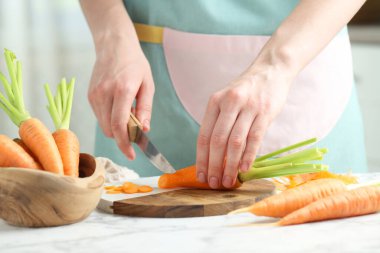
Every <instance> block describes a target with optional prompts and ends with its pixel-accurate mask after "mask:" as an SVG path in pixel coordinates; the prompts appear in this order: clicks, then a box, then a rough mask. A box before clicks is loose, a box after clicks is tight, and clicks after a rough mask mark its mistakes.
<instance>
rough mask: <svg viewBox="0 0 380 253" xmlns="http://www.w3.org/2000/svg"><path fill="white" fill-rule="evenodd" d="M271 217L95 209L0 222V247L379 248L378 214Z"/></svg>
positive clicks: (92, 249)
mask: <svg viewBox="0 0 380 253" xmlns="http://www.w3.org/2000/svg"><path fill="white" fill-rule="evenodd" d="M370 178H372V179H373V178H379V179H380V174H372V175H371V176H370ZM271 221H274V220H270V219H267V218H258V217H255V216H253V215H250V214H239V215H235V216H215V217H205V218H181V219H153V218H131V217H125V216H116V215H111V214H106V213H102V212H100V211H95V212H93V213H92V214H91V215H90V217H88V218H87V219H86V220H85V221H83V222H80V223H77V224H74V225H69V226H63V227H55V228H40V229H28V228H17V227H13V226H9V225H7V224H6V223H5V222H3V221H0V252H1V253H6V252H49V253H51V252H65V253H67V252H91V253H94V252H109V253H114V252H144V253H145V252H165V253H170V252H175V253H179V252H205V253H211V252H218V253H222V252H233V253H238V252H292V253H295V252H307V253H313V252H334V253H335V252H380V213H378V214H373V215H366V216H361V217H355V218H349V219H341V220H334V221H327V222H318V223H312V224H304V225H298V226H289V227H275V226H270V225H268V223H269V222H271Z"/></svg>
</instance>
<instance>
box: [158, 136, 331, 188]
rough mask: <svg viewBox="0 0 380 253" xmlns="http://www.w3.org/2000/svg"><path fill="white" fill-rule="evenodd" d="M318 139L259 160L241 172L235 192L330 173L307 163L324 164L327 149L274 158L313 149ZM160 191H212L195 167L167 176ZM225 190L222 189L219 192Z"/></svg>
mask: <svg viewBox="0 0 380 253" xmlns="http://www.w3.org/2000/svg"><path fill="white" fill-rule="evenodd" d="M316 141H317V140H316V139H315V138H313V139H310V140H306V141H302V142H299V143H296V144H293V145H291V146H288V147H285V148H282V149H279V150H277V151H274V152H272V153H269V154H266V155H264V156H261V157H259V158H257V159H256V161H255V162H254V164H253V166H252V168H250V170H249V171H247V172H239V173H238V179H237V180H236V183H235V185H234V186H233V187H232V189H236V188H239V187H240V186H241V184H242V183H243V182H246V181H249V180H252V179H258V178H271V177H278V176H285V175H293V174H302V173H312V172H319V171H324V170H327V169H328V166H326V165H323V164H314V163H306V162H307V161H314V160H322V158H323V155H324V154H325V153H326V152H327V149H325V148H310V149H306V150H302V151H299V152H296V153H293V154H288V155H285V156H283V157H279V158H273V157H274V156H277V155H279V154H281V153H284V152H288V151H289V150H292V149H295V148H299V147H301V146H305V145H309V144H311V143H313V142H316ZM158 186H159V187H160V188H176V187H190V188H198V189H211V188H210V187H209V186H208V184H207V183H200V182H198V181H197V178H196V168H195V165H192V166H189V167H186V168H183V169H180V170H178V171H177V172H175V173H173V174H163V175H162V176H160V178H159V181H158ZM223 189H225V188H224V187H221V188H220V189H219V190H223Z"/></svg>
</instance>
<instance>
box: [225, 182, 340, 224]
mask: <svg viewBox="0 0 380 253" xmlns="http://www.w3.org/2000/svg"><path fill="white" fill-rule="evenodd" d="M345 190H346V186H345V184H344V183H343V182H342V181H340V180H337V179H318V180H313V181H310V182H308V183H306V184H303V185H301V186H298V187H296V188H292V189H289V190H286V191H284V192H282V193H280V194H277V195H273V196H270V197H268V198H266V199H263V200H261V201H259V202H257V203H255V204H253V205H251V206H249V207H247V208H242V209H238V210H235V211H233V212H231V213H233V214H235V213H242V212H251V213H253V214H255V215H257V216H270V217H284V216H286V215H288V214H289V213H291V212H293V211H295V210H297V209H299V208H302V207H304V206H306V205H308V204H310V203H312V202H314V201H316V200H318V199H321V198H324V197H327V196H330V195H333V194H336V193H339V192H343V191H345Z"/></svg>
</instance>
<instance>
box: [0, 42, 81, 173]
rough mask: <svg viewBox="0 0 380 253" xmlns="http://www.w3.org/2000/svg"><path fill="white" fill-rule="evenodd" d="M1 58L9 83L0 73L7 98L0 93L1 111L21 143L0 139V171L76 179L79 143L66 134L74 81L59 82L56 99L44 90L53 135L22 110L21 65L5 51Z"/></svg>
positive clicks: (63, 80) (46, 87) (0, 136)
mask: <svg viewBox="0 0 380 253" xmlns="http://www.w3.org/2000/svg"><path fill="white" fill-rule="evenodd" d="M4 56H5V61H6V65H7V68H8V72H9V77H10V81H8V79H7V78H6V77H5V75H4V74H3V73H1V72H0V81H1V83H2V85H3V87H4V91H5V94H6V96H5V95H4V94H3V93H1V92H0V108H1V109H2V110H3V111H4V112H5V113H6V114H7V115H8V116H9V118H10V119H11V120H12V121H13V123H14V124H15V125H16V126H18V127H19V136H20V139H18V138H17V139H15V140H12V139H11V138H9V137H7V136H5V135H0V167H20V168H30V169H38V170H45V171H50V172H53V173H56V174H59V175H68V176H74V177H78V174H79V173H78V167H79V166H78V165H79V149H80V148H79V141H78V138H77V137H76V135H75V134H74V133H73V132H72V131H70V130H69V124H70V115H71V107H72V101H73V94H74V83H75V80H74V79H72V80H71V82H70V83H69V84H66V81H65V79H62V81H61V83H60V84H59V86H58V90H57V93H56V95H55V97H53V95H52V94H51V92H50V89H49V86H48V85H46V86H45V89H46V95H47V97H48V101H49V105H48V110H49V112H50V115H51V117H52V119H53V121H54V124H55V126H56V131H55V132H54V133H53V134H52V133H51V132H50V131H49V129H48V128H47V127H46V126H45V125H44V124H43V123H42V122H41V121H40V120H38V119H37V118H33V117H31V115H30V114H29V113H28V111H27V110H26V108H25V105H24V96H23V79H22V68H21V62H20V61H19V60H17V58H16V56H15V54H14V53H13V52H11V51H10V50H7V49H5V52H4Z"/></svg>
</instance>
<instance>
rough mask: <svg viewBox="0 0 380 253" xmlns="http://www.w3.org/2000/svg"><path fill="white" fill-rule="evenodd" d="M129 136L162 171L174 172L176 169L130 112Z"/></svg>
mask: <svg viewBox="0 0 380 253" xmlns="http://www.w3.org/2000/svg"><path fill="white" fill-rule="evenodd" d="M128 136H129V140H130V141H131V142H134V143H136V144H137V146H139V148H140V149H141V151H142V152H144V154H145V155H146V157H147V158H148V159H149V161H150V162H151V163H152V164H153V165H154V166H155V167H156V168H157V169H159V170H160V171H162V172H164V173H170V174H171V173H174V172H175V169H174V168H173V166H172V165H171V164H170V163H169V162H168V160H167V159H166V158H165V156H164V155H163V154H161V153H160V152H159V151H158V149H157V148H156V147H155V146H154V145H153V143H152V142H151V141H150V140H149V138H148V136H147V135H146V134H145V133H144V132H143V131H142V125H141V123H140V121H139V120H138V119H137V118H136V117H135V115H133V114H132V113H131V114H130V117H129V121H128Z"/></svg>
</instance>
